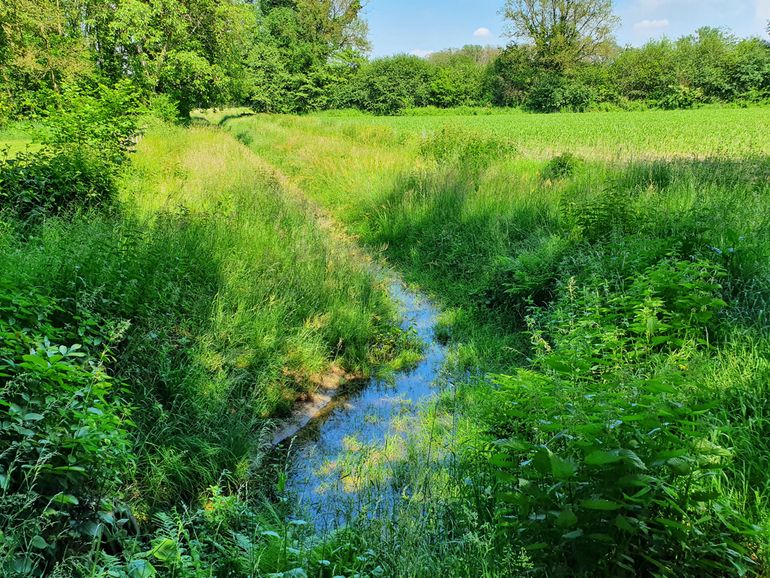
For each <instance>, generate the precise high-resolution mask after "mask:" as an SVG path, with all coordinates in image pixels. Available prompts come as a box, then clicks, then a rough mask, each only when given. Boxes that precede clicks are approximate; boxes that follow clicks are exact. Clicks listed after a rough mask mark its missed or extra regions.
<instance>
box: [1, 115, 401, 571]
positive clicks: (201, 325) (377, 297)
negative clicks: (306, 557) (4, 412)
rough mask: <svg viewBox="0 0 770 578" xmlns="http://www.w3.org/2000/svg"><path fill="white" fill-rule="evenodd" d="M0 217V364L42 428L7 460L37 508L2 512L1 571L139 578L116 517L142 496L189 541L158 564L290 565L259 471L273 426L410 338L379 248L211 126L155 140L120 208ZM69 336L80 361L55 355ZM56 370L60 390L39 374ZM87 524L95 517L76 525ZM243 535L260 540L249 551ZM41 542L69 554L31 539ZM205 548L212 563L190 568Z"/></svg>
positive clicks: (165, 530)
mask: <svg viewBox="0 0 770 578" xmlns="http://www.w3.org/2000/svg"><path fill="white" fill-rule="evenodd" d="M0 223H1V224H2V226H1V227H0V271H2V273H0V307H2V311H3V314H4V315H3V317H2V322H3V324H2V325H0V331H2V335H3V342H2V352H3V353H2V356H0V357H2V359H3V364H4V365H3V368H4V369H3V371H6V370H7V371H13V372H17V371H18V372H20V373H19V376H18V377H17V378H15V379H14V380H11V381H10V382H7V383H6V382H4V384H3V391H2V394H3V403H4V406H7V405H8V403H10V402H11V401H13V402H14V403H16V404H19V407H24V408H26V409H25V410H24V412H23V413H22V414H21V415H22V416H24V415H27V416H31V417H30V420H36V421H30V422H29V425H32V426H33V427H34V428H35V429H34V430H32V429H30V428H29V427H28V428H26V429H24V430H23V431H22V430H18V431H17V430H16V429H13V428H17V427H20V426H17V425H16V424H15V423H14V422H7V423H5V422H4V425H3V426H2V428H3V429H2V431H3V437H2V440H3V441H2V444H3V445H2V447H3V451H4V452H6V454H4V455H10V456H15V457H14V458H13V459H11V461H10V462H3V470H2V472H0V473H2V474H3V477H2V480H3V484H4V486H3V492H4V494H3V495H4V496H5V497H4V499H7V500H16V501H17V502H18V503H22V502H23V503H25V504H26V506H24V507H23V508H19V509H18V510H17V511H16V512H15V513H14V515H13V516H12V517H9V516H3V517H0V532H2V533H3V536H4V539H3V541H2V544H0V566H2V567H4V568H6V567H8V565H9V564H12V563H13V564H17V565H19V564H22V566H24V565H26V564H27V562H23V563H22V562H17V561H15V560H29V561H30V562H29V564H31V565H32V566H33V567H35V568H38V569H40V570H43V569H46V568H47V570H48V571H50V570H51V569H52V567H53V564H54V562H55V561H58V562H63V564H64V565H63V566H62V568H61V570H62V571H73V572H75V573H76V574H77V573H78V572H83V571H85V570H84V568H88V570H87V571H86V574H87V575H100V576H101V575H104V574H103V572H106V571H107V570H106V568H107V567H111V568H112V569H113V571H114V572H118V574H116V575H125V574H121V572H127V571H128V575H131V576H135V575H136V574H135V573H133V574H132V573H131V572H130V568H131V564H139V563H142V562H135V560H137V559H142V552H145V557H144V559H146V558H147V557H148V555H147V552H148V551H147V547H145V545H144V544H143V543H142V542H139V541H137V540H133V539H131V538H128V537H126V535H122V537H120V536H121V534H120V532H119V528H118V526H116V524H117V522H115V521H114V520H115V517H116V516H118V514H117V513H116V512H125V511H126V510H125V508H126V507H128V508H129V509H130V510H129V511H130V512H132V514H133V516H134V517H135V519H136V520H137V523H138V525H139V527H140V528H141V531H142V534H143V536H145V537H148V538H150V537H151V538H152V539H153V540H155V543H157V542H158V541H163V540H172V541H173V543H174V544H177V546H178V548H179V549H180V550H179V551H180V552H181V551H182V549H183V550H184V552H185V555H184V556H182V557H181V558H179V559H178V560H177V559H176V558H174V557H172V558H171V559H166V560H165V565H164V560H163V559H161V558H158V557H157V556H153V555H149V558H150V559H151V560H152V562H153V563H154V564H155V565H157V566H158V567H159V569H161V570H163V569H165V570H163V571H168V572H176V574H174V575H179V576H187V575H190V574H188V573H187V572H191V571H192V568H193V566H195V565H196V564H197V565H198V567H199V571H200V572H205V574H196V575H206V576H208V575H211V573H213V572H219V571H220V570H218V569H221V568H225V567H227V568H229V570H228V571H232V572H235V575H247V574H249V575H254V574H256V573H258V572H268V571H278V570H281V569H286V567H287V566H288V565H289V564H291V562H290V561H289V560H288V559H287V554H286V550H285V544H283V543H282V544H283V552H282V553H281V551H280V548H281V547H279V546H277V545H276V543H273V541H272V540H273V539H272V538H271V537H269V536H264V535H262V533H261V532H263V531H264V530H265V528H272V527H273V524H277V525H278V526H280V525H281V523H282V522H281V516H280V515H278V514H275V515H264V514H261V513H259V512H261V511H262V510H263V509H264V504H263V502H264V501H265V499H266V497H267V495H268V494H269V493H270V492H272V491H273V488H272V487H264V486H259V485H258V484H259V483H260V481H259V480H260V476H259V475H257V474H258V471H259V470H260V468H261V467H262V466H263V464H262V460H263V457H264V453H263V452H264V450H265V444H266V443H267V442H266V440H269V439H270V437H269V433H268V428H269V426H270V424H271V423H272V420H273V419H274V418H276V417H280V416H281V415H285V414H286V413H287V412H289V411H290V410H291V408H292V405H293V403H294V401H295V400H296V399H297V397H299V396H304V395H306V394H307V393H308V391H310V390H312V388H313V387H314V385H313V384H314V383H317V382H318V376H319V375H323V374H324V373H325V372H326V371H327V370H329V369H330V367H331V366H332V365H336V366H341V367H343V368H345V369H346V370H347V371H349V372H353V373H356V374H358V375H367V374H369V373H370V372H372V371H373V370H374V369H375V368H377V367H378V366H379V365H381V364H383V363H385V362H387V361H388V360H387V359H380V358H376V357H375V356H374V355H373V354H372V353H371V352H372V351H378V350H381V349H383V348H380V347H376V345H378V344H383V343H386V342H391V343H396V342H397V343H400V342H401V333H400V329H399V328H398V325H397V323H396V314H395V311H394V308H393V306H392V304H391V301H390V299H389V297H388V295H387V291H386V289H385V286H384V281H382V280H379V279H377V278H375V277H374V274H373V273H372V272H371V270H370V265H369V263H368V262H367V260H366V259H365V258H364V257H363V255H362V254H361V253H360V252H359V251H357V250H356V249H355V248H354V247H353V246H352V244H351V242H350V241H349V240H348V239H347V238H345V237H344V235H342V234H339V233H337V232H335V231H334V230H333V229H332V228H330V227H328V226H326V225H325V224H324V222H323V220H322V216H321V215H320V214H319V213H318V211H317V210H316V208H315V207H313V206H312V205H310V204H308V203H307V202H306V201H305V200H304V199H302V198H300V197H298V196H297V195H296V193H295V192H293V191H292V190H291V189H290V188H288V187H287V186H286V183H282V182H281V180H280V179H278V178H276V176H275V175H273V174H272V173H271V170H270V168H269V167H268V166H266V165H265V163H264V162H262V161H260V160H259V159H258V158H257V157H255V156H254V155H253V154H252V153H251V152H250V151H249V150H248V149H247V148H245V147H244V146H242V145H241V144H239V143H238V142H237V141H236V140H235V139H233V138H232V137H230V136H229V135H228V134H226V133H225V132H223V131H220V130H218V129H210V128H196V129H182V128H174V127H158V128H155V129H153V130H152V131H150V132H149V133H148V134H146V135H145V137H144V138H143V139H142V141H141V143H140V144H139V147H138V152H137V153H136V154H135V156H134V157H133V159H132V163H131V165H130V167H129V168H128V170H127V172H125V174H124V175H123V176H122V177H121V182H120V202H119V204H118V205H117V206H105V207H101V209H100V210H92V211H82V212H77V211H74V212H73V211H70V212H65V213H63V214H61V215H59V216H56V217H54V216H49V217H48V218H46V219H43V220H40V221H38V222H36V223H32V224H25V223H22V222H20V221H18V220H17V218H16V217H14V216H13V215H12V214H10V213H3V215H2V219H1V220H0ZM33 309H34V311H32V313H30V311H31V310H33ZM6 314H7V315H6ZM6 321H7V323H8V324H9V325H7V324H5V323H6ZM16 328H18V329H16ZM14 336H16V337H14ZM19 339H23V340H22V341H18V340H19ZM17 341H18V343H17ZM44 342H45V344H46V345H45V347H43V345H40V344H41V343H44ZM51 343H53V344H54V345H51ZM75 344H77V345H81V346H82V348H81V349H80V350H79V351H81V352H82V355H84V356H85V357H83V358H82V361H80V359H81V358H80V357H76V356H75V355H76V353H75V352H76V351H78V350H77V348H75V349H70V347H71V346H73V345H75ZM60 346H61V347H63V348H64V349H63V351H65V353H66V354H67V355H70V351H71V352H72V355H73V357H72V358H71V359H72V361H70V362H67V363H70V365H66V366H65V365H63V364H65V362H66V360H67V359H70V358H66V359H65V360H62V362H61V363H58V364H57V363H54V362H55V361H56V360H55V359H54V361H53V362H50V361H46V360H47V359H52V357H51V356H54V355H56V356H60V355H59V351H60V349H59V347H60ZM31 347H32V348H34V347H40V348H41V349H40V351H41V352H46V351H47V353H40V355H42V357H41V361H40V364H41V365H40V366H39V367H43V368H45V367H48V365H47V364H49V363H54V365H53V366H52V367H51V368H49V369H45V371H44V373H41V374H40V375H39V376H38V377H37V378H36V379H37V380H38V381H35V382H31V381H30V380H31V379H32V377H31V376H32V374H31V373H29V372H32V371H33V370H35V368H37V367H38V366H37V365H29V367H27V368H25V367H23V366H22V365H20V364H21V363H22V362H23V360H22V357H23V356H24V355H27V354H28V353H29V349H30V348H31ZM25 348H26V351H25ZM385 349H388V348H385ZM390 349H393V348H390ZM77 355H80V354H77ZM17 357H18V359H17ZM35 359H37V358H35ZM9 360H10V361H9ZM26 363H27V364H29V363H32V362H30V361H29V360H28V361H27V362H26ZM8 368H11V369H8ZM54 369H56V371H58V372H60V374H57V373H54ZM37 371H43V369H38V370H37ZM25 372H26V373H25ZM75 378H77V379H75ZM49 381H50V382H51V384H52V386H51V389H50V390H45V391H40V392H38V389H39V388H38V386H35V387H33V386H31V385H29V384H30V383H39V384H40V386H39V387H41V388H42V387H45V384H46V383H48V382H49ZM91 382H93V383H91ZM56 383H59V387H54V386H55V384H56ZM89 383H91V385H87V384H89ZM25 384H27V385H25ZM83 384H86V385H83ZM94 384H100V385H99V388H100V389H94V388H96V385H94ZM76 387H86V389H87V391H93V392H95V393H93V395H94V396H95V397H96V399H95V400H94V401H88V403H90V404H94V407H92V408H90V409H88V411H86V408H87V407H88V406H86V407H84V408H83V410H82V411H81V412H78V411H76V410H77V408H78V407H79V405H78V403H79V402H78V400H79V399H80V397H81V396H83V394H82V393H73V392H74V391H75V388H76ZM38 393H39V395H38ZM91 395H92V394H89V395H88V396H86V399H87V400H88V399H90V397H91ZM70 396H74V397H70ZM73 408H74V409H73ZM19 411H22V410H19ZM67 412H74V413H67ZM57 416H61V417H57ZM24 419H26V418H24ZM20 423H21V422H20ZM9 428H10V429H9ZM20 431H21V432H22V433H21V434H20V433H19V432H20ZM89 432H91V433H90V434H89ZM97 433H98V436H96V434H97ZM25 435H27V436H32V437H27V438H24V436H25ZM20 436H21V437H20ZM99 436H104V437H99ZM17 438H18V439H17ZM106 438H109V439H106ZM105 439H106V441H105ZM67 440H80V441H70V442H67ZM65 444H69V445H65ZM110 445H111V446H112V447H114V448H115V450H114V452H113V453H114V456H113V453H109V456H112V457H109V459H108V452H107V449H108V448H107V446H110ZM47 448H61V449H57V451H54V452H50V451H48V450H47ZM30 455H36V456H38V458H32V457H30ZM30 460H31V463H32V465H31V466H30V465H29V463H28V462H30ZM61 460H63V463H62V462H61ZM68 460H69V461H68ZM9 464H10V465H9ZM22 465H23V466H24V467H21V466H22ZM17 466H18V467H17ZM19 468H21V469H19ZM57 468H59V469H57ZM62 468H63V470H62ZM17 471H19V472H25V471H26V472H28V473H27V474H25V475H21V473H19V474H16V473H14V472H17ZM51 471H53V472H57V471H58V472H60V471H64V472H69V473H67V474H65V475H67V476H71V477H72V480H71V481H67V480H61V479H59V478H56V477H55V476H53V478H50V476H51V475H52V474H50V472H51ZM8 476H10V477H8ZM46 476H49V477H46ZM83 476H87V477H86V478H85V479H80V478H81V477H83ZM9 480H10V481H9ZM54 480H56V484H53V485H50V484H51V483H52V481H54ZM78 480H80V481H78ZM62 484H63V485H64V486H62ZM49 487H50V488H59V487H66V488H67V491H68V492H69V493H70V494H72V498H71V499H70V498H68V500H70V502H68V503H69V504H70V505H71V504H79V506H78V508H72V510H75V509H77V512H76V513H74V512H72V511H71V512H69V516H64V513H63V512H58V510H57V512H58V513H55V515H54V514H51V516H52V517H49V518H46V517H41V516H39V515H38V514H39V512H40V511H41V510H40V509H39V508H42V507H44V506H45V504H44V502H45V501H46V499H48V500H49V501H50V498H51V496H47V495H46V491H49V490H48V488H49ZM68 495H69V494H68ZM102 498H103V500H102ZM61 507H62V506H59V508H61ZM64 507H65V510H66V507H67V506H64ZM35 508H38V509H35ZM177 510H178V512H183V514H179V513H177ZM72 516H77V519H78V520H81V521H82V522H81V521H79V522H78V525H77V526H73V528H74V529H72V530H68V529H67V528H69V526H67V523H68V520H72V519H74V518H73V517H72ZM218 516H219V517H220V518H217V517H218ZM276 516H277V518H276ZM92 519H93V520H97V521H98V523H99V524H102V525H103V527H104V528H105V530H104V531H105V532H108V533H109V535H110V536H112V535H113V534H112V532H115V533H116V534H115V536H116V537H115V538H114V540H115V541H116V542H115V547H116V548H117V551H118V552H120V556H119V557H118V558H115V559H112V558H110V559H105V558H104V557H103V555H102V553H101V552H100V548H99V547H96V548H95V547H93V544H94V543H93V536H92V535H89V534H88V530H87V528H86V527H85V526H82V524H86V523H87V521H88V520H92ZM110 520H112V521H110ZM73 523H74V522H73ZM84 528H86V529H84ZM279 529H281V531H282V532H284V531H286V532H289V530H288V529H287V528H279ZM234 531H240V532H242V533H244V534H245V535H244V537H243V538H242V539H241V542H240V543H241V544H242V543H243V540H251V544H252V551H251V552H250V553H248V554H247V555H245V554H243V551H242V549H241V546H239V545H238V544H239V543H236V542H234V538H233V534H232V532H234ZM35 536H39V537H40V538H39V539H36V538H35ZM201 536H202V537H204V539H203V540H202V541H200V538H201ZM43 537H45V538H43ZM43 539H45V540H47V541H48V542H50V543H52V544H53V543H55V544H56V545H57V546H56V547H57V549H56V550H54V548H53V547H51V548H48V549H46V550H42V549H41V548H39V547H37V546H32V547H31V546H30V543H31V542H34V543H36V544H41V543H42V542H41V540H43ZM110 539H112V538H110ZM288 539H289V537H288V534H286V535H285V540H288ZM291 539H292V540H293V539H294V538H291ZM118 542H120V544H119V546H118ZM292 543H293V542H292ZM273 550H277V551H276V552H272V551H273ZM191 551H194V552H195V556H196V557H197V558H198V559H199V560H205V561H203V562H200V561H199V562H195V563H193V561H192V559H191V558H190V556H191V555H192V554H190V552H191ZM225 552H229V554H225ZM271 552H272V553H271ZM252 554H253V556H252ZM273 554H275V557H273ZM180 556H181V554H180ZM185 556H186V557H185ZM137 557H138V558H137ZM228 565H229V566H228ZM185 568H187V569H185ZM75 569H79V570H75ZM221 571H222V572H224V571H225V570H221ZM91 572H95V574H91Z"/></svg>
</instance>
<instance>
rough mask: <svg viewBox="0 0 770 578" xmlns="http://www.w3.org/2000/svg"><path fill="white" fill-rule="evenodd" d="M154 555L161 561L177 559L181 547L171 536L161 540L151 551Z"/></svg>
mask: <svg viewBox="0 0 770 578" xmlns="http://www.w3.org/2000/svg"><path fill="white" fill-rule="evenodd" d="M151 553H152V555H153V556H154V557H155V558H157V559H158V560H160V561H161V562H169V561H171V560H176V559H177V558H178V556H179V548H178V547H177V544H176V542H174V540H171V539H170V538H164V539H162V540H160V541H159V542H158V543H157V544H155V547H154V548H153V549H152V551H151Z"/></svg>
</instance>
